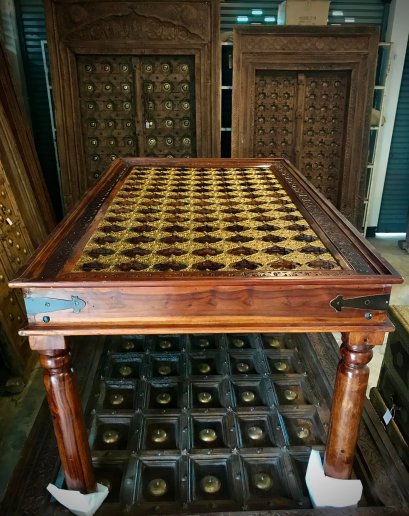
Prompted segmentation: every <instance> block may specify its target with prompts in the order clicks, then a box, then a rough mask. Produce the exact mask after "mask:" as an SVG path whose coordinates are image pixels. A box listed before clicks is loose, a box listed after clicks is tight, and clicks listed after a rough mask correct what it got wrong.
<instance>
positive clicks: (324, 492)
mask: <svg viewBox="0 0 409 516" xmlns="http://www.w3.org/2000/svg"><path fill="white" fill-rule="evenodd" d="M305 482H306V484H307V488H308V492H309V494H310V498H311V502H312V504H313V506H314V507H350V506H352V505H354V506H356V505H357V504H358V502H359V500H360V499H361V496H362V482H361V481H360V480H340V479H338V478H332V477H327V476H325V473H324V468H323V467H322V462H321V457H320V453H319V451H318V450H311V454H310V458H309V461H308V466H307V472H306V474H305Z"/></svg>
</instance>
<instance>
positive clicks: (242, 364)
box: [236, 362, 250, 373]
mask: <svg viewBox="0 0 409 516" xmlns="http://www.w3.org/2000/svg"><path fill="white" fill-rule="evenodd" d="M236 369H237V371H238V372H239V373H247V371H248V370H249V369H250V366H249V365H248V364H246V363H245V362H239V363H238V364H236Z"/></svg>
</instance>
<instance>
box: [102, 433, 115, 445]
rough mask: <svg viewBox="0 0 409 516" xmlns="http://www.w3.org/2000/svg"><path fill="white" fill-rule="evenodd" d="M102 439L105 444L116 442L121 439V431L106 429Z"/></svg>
mask: <svg viewBox="0 0 409 516" xmlns="http://www.w3.org/2000/svg"><path fill="white" fill-rule="evenodd" d="M102 440H103V441H104V443H105V444H115V443H116V442H118V440H119V433H118V432H117V431H116V430H105V432H104V433H103V434H102Z"/></svg>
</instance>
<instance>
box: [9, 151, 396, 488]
mask: <svg viewBox="0 0 409 516" xmlns="http://www.w3.org/2000/svg"><path fill="white" fill-rule="evenodd" d="M149 167H150V168H155V167H156V168H157V169H160V170H163V171H164V172H163V178H164V179H166V177H167V175H166V174H167V172H166V170H175V168H176V169H177V168H178V167H180V168H181V169H182V171H183V170H186V169H189V167H190V168H194V169H200V170H204V171H205V172H206V171H208V170H219V169H221V173H222V172H223V170H229V169H231V168H234V169H239V173H240V169H246V168H247V169H249V168H250V169H252V170H255V171H256V172H257V171H269V173H271V174H272V175H274V177H276V178H277V181H278V183H279V184H280V185H281V186H280V188H282V190H283V191H285V195H287V196H288V197H289V198H290V200H291V201H290V202H292V203H293V204H294V206H295V207H296V209H297V210H298V212H299V213H300V214H301V217H303V219H304V224H308V225H309V228H310V229H311V231H313V232H315V235H316V236H317V239H318V240H319V241H320V244H323V245H324V246H325V248H326V250H328V252H329V253H330V255H331V260H333V265H332V266H331V267H328V266H325V267H324V265H325V263H328V262H324V261H322V263H323V264H324V265H323V266H322V267H321V268H320V266H319V264H320V263H321V262H320V261H318V265H317V266H315V268H311V267H310V268H309V267H304V266H301V268H298V269H297V268H295V270H291V267H290V268H287V270H277V269H274V268H270V269H269V268H268V267H269V266H268V264H267V269H266V267H264V268H262V269H260V270H238V268H237V267H236V266H233V268H230V269H228V270H226V272H223V271H222V270H219V271H215V272H214V271H209V270H205V271H198V270H186V271H170V272H160V271H141V272H137V271H131V272H126V273H124V272H115V271H111V272H110V271H108V272H105V271H103V272H100V271H97V270H94V271H92V270H90V271H87V269H86V268H83V269H81V267H79V266H78V263H81V262H80V261H79V257H81V256H83V255H84V253H83V251H84V246H86V245H88V244H87V242H88V243H89V242H90V239H91V238H93V235H94V234H95V232H96V231H97V228H98V227H100V225H101V224H102V223H103V222H104V214H105V213H106V211H107V210H108V209H109V207H110V205H111V203H112V202H113V200H114V199H116V196H117V194H118V192H121V188H122V187H123V184H124V181H126V180H127V178H129V177H130V175H129V174H130V173H132V174H134V175H135V174H136V177H137V174H138V170H146V169H149ZM262 173H264V172H262ZM237 177H239V176H237ZM271 177H272V176H271ZM137 182H138V181H137ZM139 184H144V183H143V181H142V182H141V181H140V180H139ZM246 188H247V187H246ZM125 192H126V190H125ZM125 192H123V195H122V198H125V199H126V194H125ZM264 195H265V192H264ZM230 202H238V203H240V200H239V198H238V197H237V195H236V196H234V195H233V196H232V197H231V199H230ZM255 205H256V204H255ZM253 216H254V214H249V219H248V220H250V219H251V218H252V217H253ZM328 256H329V255H328ZM334 264H335V265H334ZM235 267H236V269H237V270H235ZM303 267H304V268H303ZM401 282H402V279H401V277H400V276H399V275H398V274H397V273H396V271H394V270H393V269H392V268H391V267H390V266H389V264H387V263H386V262H385V261H384V260H383V259H382V258H380V257H379V256H378V255H377V254H376V252H375V251H374V250H373V249H372V248H371V247H370V246H369V245H368V244H367V243H366V242H365V241H364V240H363V239H362V238H361V236H360V235H359V233H358V232H357V231H356V230H355V229H354V228H353V227H352V226H351V225H350V224H349V223H348V222H347V221H346V220H345V218H344V217H342V215H340V214H339V213H338V212H337V211H336V210H335V209H334V208H333V207H332V206H331V205H330V203H329V202H328V201H326V200H325V198H324V197H323V196H322V195H321V194H320V193H319V192H317V191H316V190H315V189H314V188H313V187H312V186H311V185H310V184H309V183H308V182H307V181H306V180H305V178H303V176H302V175H301V174H300V173H299V172H298V171H297V170H296V169H295V168H294V167H293V166H292V165H291V164H290V163H289V162H287V161H285V160H282V159H274V160H267V159H264V160H260V159H231V160H221V159H190V160H166V159H156V160H152V159H147V158H136V159H132V158H129V159H123V160H118V161H117V162H115V163H114V164H113V165H112V166H111V168H110V169H109V170H108V171H107V173H106V174H105V176H104V179H103V180H102V181H100V182H99V183H98V184H97V185H95V186H94V187H93V189H91V190H90V191H89V192H88V194H87V195H86V196H85V197H84V199H83V200H82V201H81V203H80V204H79V205H78V206H77V208H75V209H74V210H73V211H71V212H70V214H68V215H67V217H66V218H65V219H64V220H63V222H62V223H61V224H60V225H59V226H58V228H57V229H56V230H55V231H54V233H53V234H52V235H51V237H50V239H49V240H48V242H47V243H45V244H44V245H43V246H42V247H41V248H40V249H39V250H38V251H37V252H36V254H35V255H34V257H33V258H32V259H31V260H30V262H29V264H28V265H27V266H26V267H25V268H24V269H23V270H22V271H21V274H20V276H19V278H17V279H16V280H14V281H13V282H12V283H11V286H12V287H17V288H22V289H23V292H24V296H25V303H26V309H27V312H28V326H27V327H26V328H25V329H24V330H22V332H21V333H22V334H23V335H28V336H29V340H30V345H31V348H32V349H33V350H36V351H38V352H39V354H40V363H41V365H42V367H43V368H44V381H45V386H46V390H47V396H48V401H49V405H50V410H51V413H52V416H53V423H54V429H55V434H56V437H57V444H58V448H59V452H60V457H61V460H62V464H63V468H64V472H65V478H66V484H67V486H68V487H69V488H70V489H79V490H81V491H86V492H92V491H94V490H95V479H94V474H93V469H92V463H91V456H90V450H89V445H88V439H87V432H86V428H85V424H84V418H83V413H82V409H81V402H80V398H79V394H78V389H77V386H76V383H75V378H74V375H73V371H72V368H71V359H70V353H69V346H68V343H67V337H68V336H70V335H104V334H106V335H107V334H126V335H127V334H132V333H134V334H144V333H146V334H161V333H195V332H196V333H201V332H208V333H220V332H227V333H229V332H230V333H235V332H249V333H252V332H254V333H255V332H260V331H261V332H282V331H285V332H333V331H339V332H342V334H343V345H342V346H341V356H342V357H341V361H340V363H339V367H338V372H337V377H336V383H335V391H334V397H333V405H332V412H331V421H330V427H329V434H328V440H327V445H326V454H325V472H326V474H327V475H329V476H332V477H336V478H349V476H350V475H351V471H352V463H353V458H354V452H355V446H356V441H357V434H358V427H359V421H360V417H361V413H362V408H363V402H364V399H365V392H366V387H367V382H368V375H369V369H368V367H367V364H368V362H369V361H370V359H371V357H372V347H373V346H374V345H381V344H382V343H383V340H384V334H385V332H388V331H391V330H393V326H392V324H391V323H390V321H389V320H388V318H387V314H386V309H387V306H388V302H389V295H390V291H391V287H392V284H395V283H401Z"/></svg>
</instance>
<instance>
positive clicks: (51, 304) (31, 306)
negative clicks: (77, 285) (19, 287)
mask: <svg viewBox="0 0 409 516" xmlns="http://www.w3.org/2000/svg"><path fill="white" fill-rule="evenodd" d="M24 302H25V305H26V310H27V315H36V314H43V313H48V312H57V311H58V310H68V309H70V308H71V309H72V311H73V312H74V313H76V314H78V313H80V312H81V310H82V309H83V308H84V306H85V305H86V303H85V301H84V300H83V299H80V298H79V297H78V296H71V299H55V298H53V297H31V296H27V297H25V298H24Z"/></svg>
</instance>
